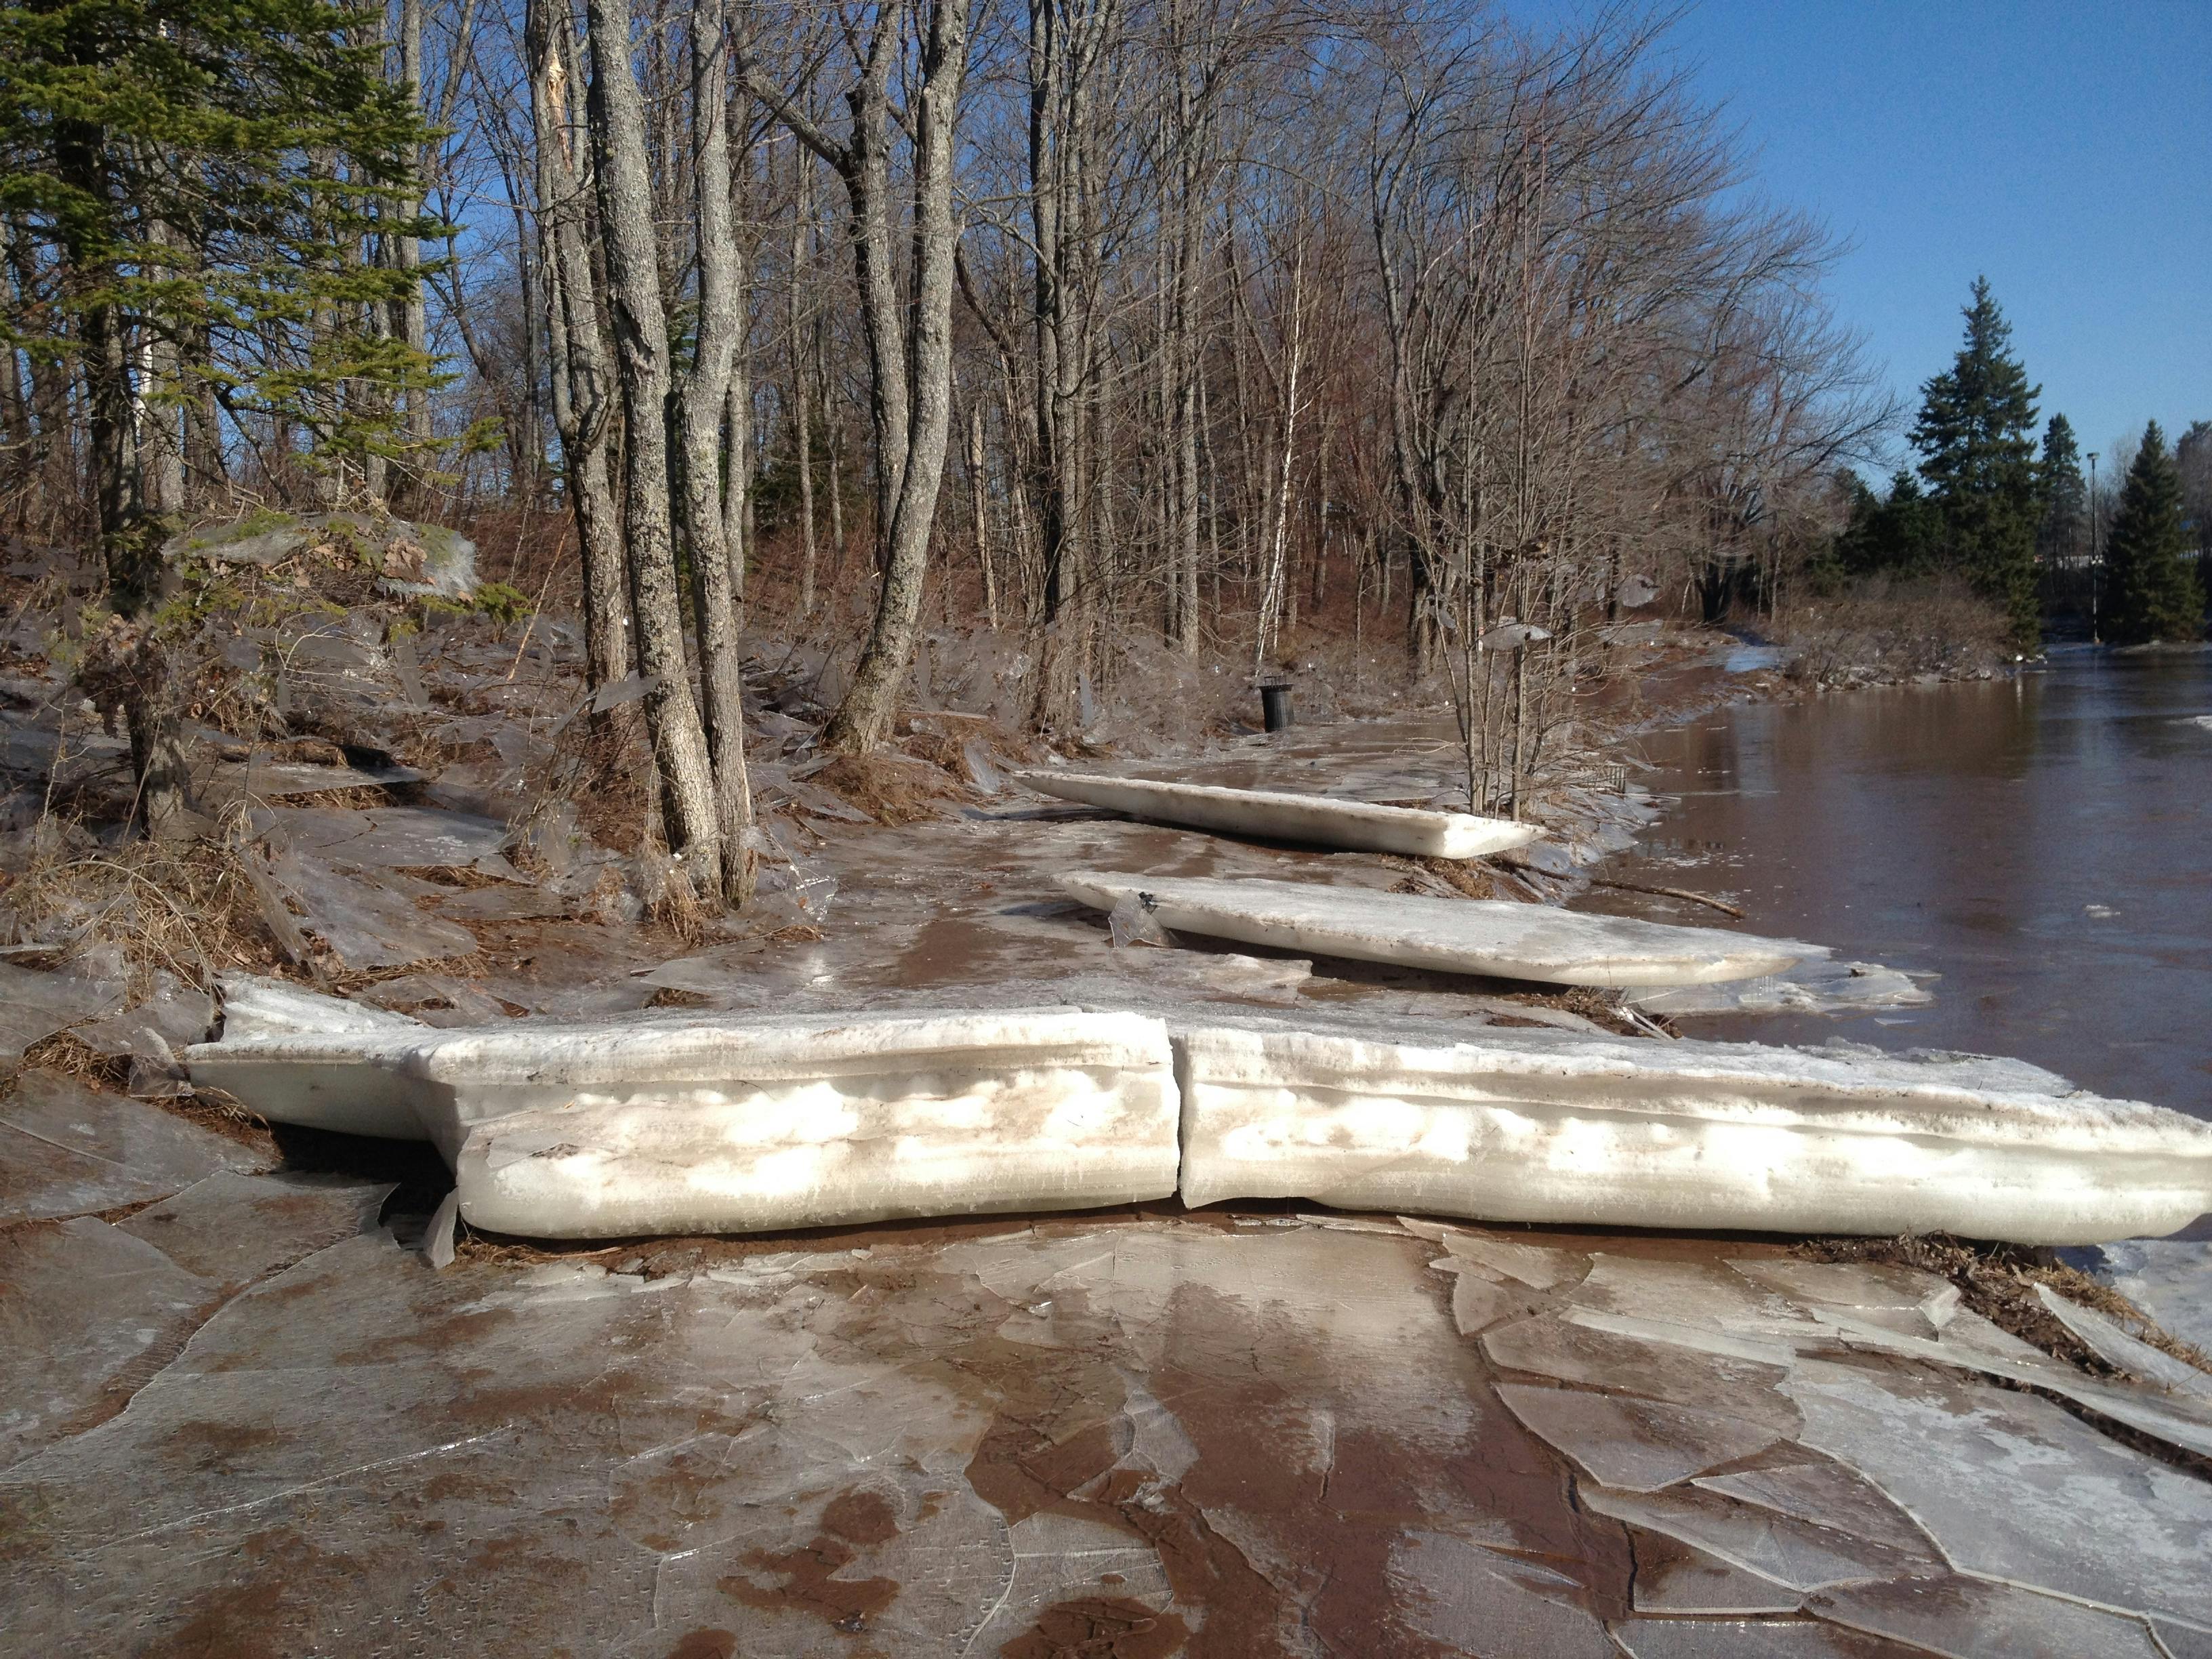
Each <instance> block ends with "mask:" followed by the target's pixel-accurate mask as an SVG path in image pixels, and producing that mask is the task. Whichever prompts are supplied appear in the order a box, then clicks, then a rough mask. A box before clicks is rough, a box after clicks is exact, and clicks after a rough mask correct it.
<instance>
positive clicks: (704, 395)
mask: <svg viewBox="0 0 2212 1659" xmlns="http://www.w3.org/2000/svg"><path fill="white" fill-rule="evenodd" d="M725 21H726V0H694V3H693V6H692V9H691V184H692V190H693V191H694V196H695V200H694V203H693V223H694V226H695V228H696V242H697V252H698V267H699V319H698V325H697V329H696V333H695V335H694V337H693V338H694V344H693V349H692V357H691V362H690V368H689V370H688V371H687V372H686V373H685V374H684V377H683V384H682V386H681V389H680V392H679V395H678V400H677V411H678V427H679V428H680V430H681V432H682V435H683V451H684V453H683V469H682V471H683V480H684V491H683V510H684V544H685V545H686V546H687V547H689V548H690V552H691V589H692V604H693V606H694V609H695V612H696V621H697V629H698V638H699V659H700V671H701V673H700V678H701V680H702V684H703V686H704V688H705V691H706V697H705V703H706V710H705V712H706V728H707V749H708V757H709V759H710V760H711V762H712V763H713V769H714V806H715V813H716V817H717V818H718V820H719V822H720V826H721V846H722V866H721V886H722V896H723V897H724V898H725V899H726V900H727V901H728V902H730V903H731V904H732V905H742V904H743V903H744V902H745V901H746V900H747V899H749V898H750V897H751V896H752V884H753V860H752V857H751V854H750V851H749V850H748V848H746V845H745V831H746V830H748V829H750V828H751V827H752V794H751V791H750V788H749V787H748V786H747V783H746V779H745V746H744V745H745V732H744V678H743V676H742V674H741V672H740V661H741V657H742V653H741V650H740V647H739V645H738V609H737V592H736V584H735V581H734V580H733V578H732V563H731V561H732V552H733V550H732V547H731V545H730V542H729V537H728V526H727V524H726V520H725V519H724V517H723V510H722V491H721V476H722V467H721V453H720V452H721V441H722V424H723V416H724V413H725V411H726V410H727V408H728V407H729V404H730V397H731V390H732V386H731V380H732V373H733V371H734V369H735V367H736V363H737V356H738V343H739V337H740V336H741V335H742V334H743V333H744V326H745V299H744V254H743V253H742V252H740V250H739V248H738V238H737V228H736V226H735V224H734V223H733V222H732V216H731V210H730V131H729V100H728V97H727V95H726V94H727V92H728V83H727V82H728V77H727V75H726V70H725V64H726V62H727V60H728V55H729V49H730V48H729V42H728V40H727V38H726V33H725V27H724V25H725ZM748 447H749V446H748ZM747 459H748V458H747V457H745V456H744V455H742V454H737V453H733V454H732V456H731V458H730V467H731V472H732V478H733V480H735V481H737V487H738V488H742V477H743V470H744V466H745V465H746V461H747ZM741 511H742V509H741ZM740 525H741V526H742V518H740Z"/></svg>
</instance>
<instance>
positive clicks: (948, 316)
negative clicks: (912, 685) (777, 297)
mask: <svg viewBox="0 0 2212 1659" xmlns="http://www.w3.org/2000/svg"><path fill="white" fill-rule="evenodd" d="M968 9H969V0H931V3H930V5H929V9H928V20H929V21H928V27H927V33H926V34H925V36H924V38H923V40H922V45H921V77H922V78H921V90H920V91H919V92H918V93H917V94H915V103H916V104H917V105H918V106H919V107H918V109H917V110H916V111H915V116H914V127H915V135H914V218H913V241H914V252H915V260H914V276H913V290H914V302H913V306H912V307H911V310H910V313H909V320H908V328H907V347H908V370H907V373H906V375H905V376H904V380H905V383H906V385H907V386H908V387H910V389H911V395H912V412H911V419H910V425H909V428H908V433H907V443H906V445H905V447H904V453H903V456H902V460H901V463H900V465H898V467H897V468H896V471H897V475H898V479H899V487H898V490H897V494H896V502H895V505H894V506H893V507H892V511H891V522H890V536H889V538H888V539H887V543H886V557H885V560H884V576H883V584H882V586H881V588H880V589H879V590H878V594H877V599H876V615H875V621H874V623H872V626H871V627H870V629H869V630H868V642H867V644H866V647H864V648H863V649H862V651H861V653H860V663H859V665H858V666H857V667H856V668H855V669H854V672H853V684H852V685H851V687H850V688H849V689H848V690H847V691H846V693H845V699H844V701H843V702H842V703H841V704H839V706H838V708H837V712H836V714H834V715H832V716H831V717H830V720H829V726H828V727H827V728H826V729H825V730H824V732H823V742H824V744H826V745H827V746H828V747H829V748H831V749H835V750H843V751H845V752H848V753H857V752H860V751H863V750H869V749H872V748H873V747H875V745H876V744H878V742H880V741H881V740H882V738H883V737H884V732H886V731H887V730H888V729H889V727H890V721H891V715H892V713H893V710H894V708H895V707H896V702H897V700H898V693H899V688H900V686H901V685H902V684H903V683H904V681H905V679H906V674H907V670H908V666H909V665H911V664H912V663H913V661H914V643H915V619H916V618H917V617H919V616H920V615H921V587H922V577H923V574H924V573H925V570H926V568H927V562H928V557H929V537H930V532H931V531H932V530H933V528H934V527H935V525H936V521H937V498H938V493H939V489H940V488H941V487H942V486H943V483H944V481H945V449H946V446H947V444H948V441H949V440H950V438H951V428H952V288H953V281H954V270H953V256H954V253H955V251H956V250H957V248H958V246H959V241H960V222H959V216H958V213H957V210H956V209H955V207H954V205H953V200H952V179H953V160H954V155H953V138H954V133H955V129H956V127H957V124H958V121H959V116H960V88H961V82H962V79H963V76H964V75H965V74H966V71H967V67H968ZM885 470H886V471H890V469H888V468H886V469H885Z"/></svg>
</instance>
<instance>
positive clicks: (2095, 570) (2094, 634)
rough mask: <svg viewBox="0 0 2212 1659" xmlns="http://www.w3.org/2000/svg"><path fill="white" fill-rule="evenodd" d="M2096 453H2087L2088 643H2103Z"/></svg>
mask: <svg viewBox="0 0 2212 1659" xmlns="http://www.w3.org/2000/svg"><path fill="white" fill-rule="evenodd" d="M2102 568H2103V567H2102V566H2100V564H2099V563H2098V562H2097V452H2096V451H2095V450H2091V451H2090V452H2089V643H2090V644H2092V645H2101V644H2102V643H2104V641H2103V639H2102V638H2101V637H2100V635H2099V632H2098V629H2097V577H2098V574H2099V573H2100V570H2101V569H2102Z"/></svg>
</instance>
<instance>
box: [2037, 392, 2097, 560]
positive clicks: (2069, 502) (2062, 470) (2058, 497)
mask: <svg viewBox="0 0 2212 1659" xmlns="http://www.w3.org/2000/svg"><path fill="white" fill-rule="evenodd" d="M2035 488H2036V493H2037V494H2038V495H2039V496H2041V497H2042V500H2043V523H2042V526H2041V527H2040V528H2039V531H2038V532H2037V534H2036V539H2035V556H2036V557H2037V558H2038V559H2039V561H2041V562H2042V563H2043V565H2044V567H2045V568H2046V569H2056V568H2064V567H2065V566H2066V565H2067V564H2068V563H2069V562H2071V561H2072V560H2074V559H2075V558H2077V557H2078V556H2080V555H2081V542H2082V535H2081V528H2082V526H2083V524H2084V523H2085V522H2086V521H2087V520H2086V519H2085V517H2084V515H2085V514H2086V513H2087V511H2088V506H2089V492H2088V488H2087V485H2086V484H2084V483H2083V482H2082V479H2081V445H2079V444H2078V443H2076V442H2075V440H2074V426H2073V422H2070V421H2069V420H2068V419H2067V418H2066V417H2065V416H2063V415H2053V416H2051V424H2050V425H2048V426H2046V427H2045V428H2043V455H2042V458H2041V459H2039V460H2038V461H2037V462H2036V464H2035Z"/></svg>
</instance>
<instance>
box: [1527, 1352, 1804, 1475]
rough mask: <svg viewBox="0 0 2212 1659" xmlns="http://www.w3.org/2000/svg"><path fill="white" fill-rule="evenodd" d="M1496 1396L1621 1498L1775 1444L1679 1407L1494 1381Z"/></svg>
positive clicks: (1755, 1430)
mask: <svg viewBox="0 0 2212 1659" xmlns="http://www.w3.org/2000/svg"><path fill="white" fill-rule="evenodd" d="M1623 1380H1624V1381H1625V1382H1628V1383H1631V1385H1632V1383H1633V1379H1631V1378H1625V1379H1623ZM1497 1391H1498V1398H1499V1399H1500V1400H1502V1401H1504V1402H1505V1404H1506V1406H1507V1407H1508V1408H1510V1410H1511V1412H1512V1413H1513V1414H1514V1415H1515V1416H1516V1417H1517V1418H1519V1419H1521V1421H1522V1425H1524V1426H1525V1427H1527V1428H1528V1431H1530V1432H1531V1433H1533V1434H1534V1435H1535V1436H1537V1437H1538V1438H1540V1439H1541V1440H1544V1441H1546V1442H1547V1443H1549V1444H1550V1445H1551V1446H1553V1448H1554V1449H1557V1450H1559V1451H1560V1452H1563V1453H1565V1455H1567V1456H1568V1457H1570V1458H1571V1459H1573V1460H1574V1462H1576V1463H1577V1465H1579V1466H1580V1467H1581V1468H1583V1469H1586V1470H1588V1471H1589V1474H1591V1475H1592V1476H1593V1477H1594V1478H1595V1479H1596V1480H1601V1481H1602V1482H1604V1484H1605V1485H1607V1486H1613V1487H1617V1488H1619V1489H1620V1490H1622V1491H1625V1492H1656V1491H1657V1490H1659V1489H1660V1488H1661V1487H1662V1486H1673V1485H1674V1484H1675V1483H1676V1482H1678V1481H1680V1480H1686V1479H1688V1478H1689V1477H1690V1476H1691V1475H1693V1474H1699V1472H1700V1471H1702V1470H1705V1469H1710V1468H1714V1467H1715V1466H1716V1465H1718V1464H1722V1463H1730V1462H1735V1460H1736V1459H1737V1458H1740V1457H1748V1456H1750V1455H1752V1454H1753V1452H1757V1451H1762V1450H1764V1449H1765V1448H1767V1447H1768V1446H1771V1445H1772V1444H1773V1443H1774V1442H1775V1440H1776V1438H1777V1436H1776V1435H1775V1434H1774V1432H1773V1431H1771V1430H1770V1429H1765V1428H1762V1427H1760V1426H1759V1425H1757V1424H1754V1423H1747V1422H1744V1421H1743V1420H1741V1419H1737V1418H1733V1417H1724V1416H1722V1415H1721V1414H1719V1413H1716V1412H1706V1411H1699V1410H1696V1409H1695V1408H1693V1407H1686V1406H1669V1405H1664V1404H1662V1403H1660V1402H1658V1401H1650V1400H1636V1399H1631V1398H1627V1397H1626V1396H1621V1395H1606V1394H1593V1393H1590V1392H1588V1391H1586V1390H1584V1389H1538V1388H1530V1387H1528V1386H1526V1385H1524V1384H1522V1383H1498V1385H1497Z"/></svg>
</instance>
